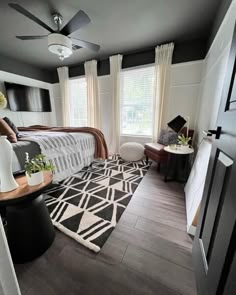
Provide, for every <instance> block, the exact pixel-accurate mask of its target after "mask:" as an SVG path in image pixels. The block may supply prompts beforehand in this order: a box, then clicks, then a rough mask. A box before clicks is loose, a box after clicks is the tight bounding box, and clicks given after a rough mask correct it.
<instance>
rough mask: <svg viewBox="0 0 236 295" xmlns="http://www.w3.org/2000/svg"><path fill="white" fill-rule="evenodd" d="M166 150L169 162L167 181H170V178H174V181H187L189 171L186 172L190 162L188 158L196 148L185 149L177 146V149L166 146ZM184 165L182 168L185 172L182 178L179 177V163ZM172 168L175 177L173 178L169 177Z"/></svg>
mask: <svg viewBox="0 0 236 295" xmlns="http://www.w3.org/2000/svg"><path fill="white" fill-rule="evenodd" d="M164 150H165V151H166V152H168V162H167V169H166V173H165V178H164V180H165V182H167V181H170V180H173V181H179V182H186V181H187V173H186V170H187V163H188V158H189V155H190V154H192V153H193V152H194V149H193V148H190V147H189V148H184V149H181V148H179V149H178V148H176V149H173V148H171V147H170V146H166V147H165V148H164ZM178 164H180V165H183V166H184V168H183V169H182V170H183V172H184V173H183V174H184V177H183V178H182V179H181V178H180V177H179V175H178V174H179V173H178V172H179V171H178V170H179V169H178V168H179V165H178ZM171 168H173V172H174V173H173V177H172V178H169V173H170V170H171Z"/></svg>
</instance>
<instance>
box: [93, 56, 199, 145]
mask: <svg viewBox="0 0 236 295" xmlns="http://www.w3.org/2000/svg"><path fill="white" fill-rule="evenodd" d="M202 67H203V61H194V62H187V63H179V64H175V65H172V68H171V89H170V95H169V99H168V101H167V102H166V104H167V109H166V113H165V114H164V117H163V127H164V126H166V123H167V122H168V121H170V120H171V119H173V118H174V117H175V116H177V115H181V116H183V117H186V116H189V117H190V127H191V128H194V127H195V126H194V123H195V115H196V107H197V104H198V101H197V100H198V96H199V85H200V82H201V74H202ZM111 91H112V89H111V81H110V76H102V77H99V95H100V102H101V117H102V119H101V124H102V127H101V130H102V131H103V133H104V135H105V137H106V140H107V142H108V146H109V143H110V140H111V138H112V136H111V132H112V131H111V129H110V126H111V121H112V119H113V118H112V117H111V113H112V112H111V99H110V98H111ZM164 128H165V127H164ZM129 141H135V142H139V143H141V144H144V143H147V142H150V141H151V138H149V137H136V136H122V137H121V144H122V143H124V142H129Z"/></svg>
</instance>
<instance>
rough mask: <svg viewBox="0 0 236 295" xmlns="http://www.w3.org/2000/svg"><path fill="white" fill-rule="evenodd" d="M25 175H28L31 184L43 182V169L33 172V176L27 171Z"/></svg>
mask: <svg viewBox="0 0 236 295" xmlns="http://www.w3.org/2000/svg"><path fill="white" fill-rule="evenodd" d="M25 175H26V178H27V181H28V185H29V186H34V185H39V184H40V183H42V182H43V172H42V171H39V172H36V173H33V174H31V176H29V174H28V173H27V172H26V174H25Z"/></svg>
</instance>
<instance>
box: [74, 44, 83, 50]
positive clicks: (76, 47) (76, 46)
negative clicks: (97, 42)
mask: <svg viewBox="0 0 236 295" xmlns="http://www.w3.org/2000/svg"><path fill="white" fill-rule="evenodd" d="M80 48H81V46H78V45H75V44H72V49H73V50H77V49H80Z"/></svg>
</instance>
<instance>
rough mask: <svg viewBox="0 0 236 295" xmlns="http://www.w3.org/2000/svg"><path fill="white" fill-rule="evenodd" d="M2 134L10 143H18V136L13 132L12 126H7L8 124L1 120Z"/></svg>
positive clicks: (0, 131)
mask: <svg viewBox="0 0 236 295" xmlns="http://www.w3.org/2000/svg"><path fill="white" fill-rule="evenodd" d="M0 134H1V135H6V136H7V139H8V140H9V141H10V142H13V143H14V142H17V138H16V134H15V133H14V132H13V130H12V129H11V127H10V126H8V125H7V123H6V122H5V121H4V120H3V119H2V118H0Z"/></svg>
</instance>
